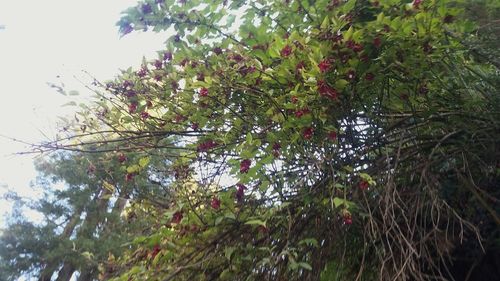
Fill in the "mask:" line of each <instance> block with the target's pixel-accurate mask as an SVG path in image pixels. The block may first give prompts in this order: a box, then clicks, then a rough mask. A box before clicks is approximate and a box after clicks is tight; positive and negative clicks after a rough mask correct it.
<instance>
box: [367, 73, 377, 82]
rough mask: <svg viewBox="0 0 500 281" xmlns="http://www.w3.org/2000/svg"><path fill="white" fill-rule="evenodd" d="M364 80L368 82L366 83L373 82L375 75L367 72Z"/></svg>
mask: <svg viewBox="0 0 500 281" xmlns="http://www.w3.org/2000/svg"><path fill="white" fill-rule="evenodd" d="M365 79H366V80H368V81H373V79H375V75H374V74H373V73H371V72H368V73H366V75H365Z"/></svg>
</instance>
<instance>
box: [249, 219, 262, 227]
mask: <svg viewBox="0 0 500 281" xmlns="http://www.w3.org/2000/svg"><path fill="white" fill-rule="evenodd" d="M245 224H248V225H261V226H263V227H266V222H264V221H261V220H249V221H247V222H245Z"/></svg>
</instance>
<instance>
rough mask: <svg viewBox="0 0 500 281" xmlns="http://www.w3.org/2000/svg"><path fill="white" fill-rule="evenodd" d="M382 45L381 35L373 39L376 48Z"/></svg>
mask: <svg viewBox="0 0 500 281" xmlns="http://www.w3.org/2000/svg"><path fill="white" fill-rule="evenodd" d="M381 45H382V40H381V39H380V37H378V36H377V37H375V39H373V46H375V48H377V49H378V48H380V46H381Z"/></svg>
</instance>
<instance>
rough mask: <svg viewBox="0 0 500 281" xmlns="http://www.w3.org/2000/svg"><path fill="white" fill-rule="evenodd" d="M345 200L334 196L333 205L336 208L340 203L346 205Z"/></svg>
mask: <svg viewBox="0 0 500 281" xmlns="http://www.w3.org/2000/svg"><path fill="white" fill-rule="evenodd" d="M346 202H347V200H344V199H342V198H338V197H335V198H333V205H335V208H338V207H340V206H342V205H346V206H347V203H346Z"/></svg>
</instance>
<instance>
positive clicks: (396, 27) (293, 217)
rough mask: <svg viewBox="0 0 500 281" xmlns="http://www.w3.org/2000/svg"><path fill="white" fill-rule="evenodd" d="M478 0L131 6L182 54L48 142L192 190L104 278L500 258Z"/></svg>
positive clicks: (338, 273)
mask: <svg viewBox="0 0 500 281" xmlns="http://www.w3.org/2000/svg"><path fill="white" fill-rule="evenodd" d="M462 7H464V4H463V3H462V2H461V1H447V0H434V1H421V0H414V1H413V2H409V1H398V0H381V1H364V0H358V1H356V0H349V1H336V0H333V1H325V0H319V1H302V0H300V1H265V0H261V1H211V2H210V3H205V2H203V1H198V0H192V1H178V2H174V1H173V0H166V1H145V2H141V3H140V4H139V5H138V6H136V7H132V8H130V9H129V10H127V11H126V12H125V14H124V16H123V18H122V19H121V20H120V22H119V26H120V30H121V32H122V33H123V34H127V33H129V32H132V31H133V30H146V29H149V28H153V30H162V29H168V28H171V27H173V29H174V30H175V32H176V34H175V35H173V36H172V38H170V39H169V40H168V41H167V49H166V50H164V51H162V52H160V53H159V56H158V58H157V59H156V60H153V61H145V62H144V64H143V66H142V67H141V68H140V69H138V70H132V69H129V70H127V71H124V72H123V73H122V74H121V75H120V76H119V77H118V78H117V79H115V80H114V81H110V82H108V83H103V84H101V83H99V82H98V81H96V85H97V86H96V87H95V91H96V93H97V94H98V95H99V100H97V101H96V102H95V103H94V105H93V106H92V107H87V108H84V111H83V113H82V116H84V117H85V118H83V120H79V121H78V124H77V125H76V126H73V127H72V128H73V130H72V131H70V132H69V133H67V135H65V136H64V137H61V138H60V139H58V140H56V141H54V142H49V143H45V144H42V145H41V148H42V149H45V150H47V149H49V150H50V149H67V150H77V151H81V152H90V153H96V152H106V151H110V150H122V151H141V152H144V153H150V154H153V155H160V157H162V156H163V157H165V158H166V159H171V161H172V165H171V168H170V170H169V171H166V172H165V175H174V180H172V183H171V185H170V188H171V192H172V194H173V198H174V200H173V203H171V204H168V206H167V207H168V208H155V207H154V206H153V207H152V206H151V204H149V203H148V202H147V201H142V202H138V203H137V204H135V210H137V212H138V213H141V212H142V215H143V216H144V215H145V214H144V210H148V211H147V212H146V213H147V214H148V215H147V216H148V218H151V219H152V221H153V223H154V225H155V226H156V227H155V228H154V229H155V231H153V233H150V234H149V235H141V236H138V237H136V238H135V239H134V241H133V245H134V247H133V248H132V249H128V251H127V254H125V255H123V256H122V257H121V258H119V259H116V260H110V261H108V262H106V263H105V264H104V265H103V270H102V274H103V275H102V276H101V277H102V279H108V278H111V277H115V278H114V279H112V280H192V279H193V278H194V279H196V280H219V279H220V280H256V279H265V280H374V279H379V280H447V279H450V278H457V279H460V278H465V279H468V278H469V277H471V276H476V277H475V278H478V279H479V278H481V274H484V275H483V277H484V276H488V275H487V274H490V273H489V272H487V271H488V270H490V271H492V272H493V271H495V270H497V269H495V267H485V268H486V269H487V270H486V269H485V268H483V265H482V264H481V263H480V262H478V263H476V261H477V260H479V258H478V257H480V256H481V255H483V253H484V252H483V247H486V248H484V249H485V250H486V251H493V255H494V256H495V255H496V256H497V258H498V250H495V249H498V248H497V247H498V243H497V242H495V241H496V240H497V239H498V235H499V234H498V231H491V230H492V229H498V226H500V219H499V206H498V196H499V194H498V191H497V190H496V189H495V186H497V185H498V183H499V182H500V180H499V172H498V167H499V163H498V159H500V158H499V156H500V155H499V151H500V149H498V147H499V142H498V140H499V139H500V138H499V137H498V135H499V132H500V130H499V127H500V124H499V121H498V120H500V118H499V116H498V115H499V114H498V113H499V112H500V110H499V107H500V102H499V95H498V90H497V89H498V85H499V79H498V65H496V63H495V61H494V60H492V59H490V58H489V56H486V57H485V56H480V53H478V52H475V51H474V49H472V48H471V47H470V46H469V45H468V44H467V43H466V42H468V41H467V40H469V39H471V38H474V36H473V32H474V31H475V26H474V24H472V23H471V22H467V21H465V19H464V17H463V14H462V13H461V8H462ZM236 20H238V21H236ZM116 143H119V145H115V144H116ZM82 144H85V145H86V146H82ZM89 145H90V146H89ZM165 149H168V151H177V154H176V155H170V154H164V152H162V150H165ZM137 165H140V162H139V163H138V164H136V166H137ZM133 167H134V165H132V166H130V167H129V168H130V169H131V170H133V169H134V168H133ZM165 206H166V205H165ZM150 214H152V217H149V215H150ZM480 222H482V223H480ZM481 237H484V240H483V238H481ZM464 249H466V250H464ZM464 251H466V252H468V253H471V257H470V259H466V261H465V263H464V264H463V265H461V266H458V268H457V267H456V265H457V264H459V265H460V264H461V262H460V261H458V260H457V259H456V258H457V256H458V255H461V253H462V252H464ZM478 264H480V265H478ZM461 268H467V272H465V274H462V272H461V271H460V270H462V269H461ZM493 274H494V273H493ZM491 276H495V275H491ZM497 276H498V275H497Z"/></svg>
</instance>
